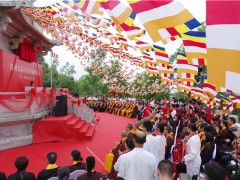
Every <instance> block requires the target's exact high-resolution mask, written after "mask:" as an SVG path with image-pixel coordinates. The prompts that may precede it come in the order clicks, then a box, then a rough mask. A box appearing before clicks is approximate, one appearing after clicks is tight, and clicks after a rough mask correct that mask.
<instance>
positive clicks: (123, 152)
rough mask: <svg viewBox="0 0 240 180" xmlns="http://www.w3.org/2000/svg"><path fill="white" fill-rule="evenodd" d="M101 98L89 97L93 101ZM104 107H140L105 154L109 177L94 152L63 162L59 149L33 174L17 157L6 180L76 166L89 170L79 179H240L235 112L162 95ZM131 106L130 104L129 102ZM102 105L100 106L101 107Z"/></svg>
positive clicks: (67, 172) (61, 172)
mask: <svg viewBox="0 0 240 180" xmlns="http://www.w3.org/2000/svg"><path fill="white" fill-rule="evenodd" d="M93 103H95V104H99V103H103V101H98V102H94V101H88V102H87V104H88V105H89V106H90V107H91V105H93ZM104 103H106V104H107V106H106V109H105V111H113V112H118V111H117V110H121V111H119V113H120V115H121V113H122V112H123V110H124V106H125V107H126V104H129V103H131V105H132V104H134V103H135V106H136V107H137V108H136V109H137V111H136V113H135V115H134V117H137V120H136V122H135V124H127V125H126V128H125V129H124V130H122V132H121V140H120V142H119V143H118V144H117V146H116V147H115V148H114V149H112V150H111V152H110V153H109V154H108V155H107V156H106V160H105V165H104V168H105V170H106V171H108V174H107V176H104V175H102V174H101V173H98V172H96V171H95V170H94V167H95V159H94V157H92V156H89V157H87V158H86V162H83V158H82V157H81V153H80V151H78V150H74V151H72V153H71V157H72V165H71V166H68V167H67V166H64V167H59V166H58V165H57V164H56V161H57V154H56V153H55V152H50V153H48V155H47V157H46V158H47V162H48V165H47V167H46V168H45V169H43V170H42V171H41V172H39V173H38V175H37V176H35V175H34V174H33V173H31V172H26V168H27V166H28V163H29V162H28V159H27V158H26V157H23V156H21V157H18V158H17V159H16V161H15V166H16V169H17V172H16V173H14V174H11V175H9V176H8V178H7V177H6V176H5V174H4V173H0V179H1V180H5V179H9V180H18V179H21V180H29V179H37V180H46V179H49V178H51V177H58V179H60V180H68V179H69V178H70V176H71V173H72V172H74V171H76V170H81V169H82V170H85V171H84V173H83V174H81V175H79V176H78V177H77V180H81V179H103V180H104V179H116V180H117V179H119V180H124V179H125V180H156V179H159V180H165V179H169V180H170V179H176V178H178V177H179V178H180V180H181V179H184V180H186V179H192V180H197V179H199V177H201V175H204V177H205V179H207V180H225V176H228V179H229V180H236V179H240V168H239V166H238V164H239V163H238V161H239V160H240V157H239V156H238V155H239V153H240V151H239V150H240V148H239V147H240V145H239V142H240V140H239V138H238V137H239V136H240V128H238V127H239V124H238V123H237V121H238V119H237V117H235V116H231V115H227V114H224V113H222V112H221V111H220V112H219V111H216V112H212V110H211V109H210V108H209V107H207V106H205V105H204V104H202V103H201V102H200V101H197V100H193V99H188V100H186V101H183V100H177V99H175V98H172V99H171V100H169V99H167V98H165V97H164V98H163V99H162V100H161V101H155V100H152V101H136V102H134V103H133V102H127V101H126V102H121V103H120V104H121V107H122V108H120V106H119V108H117V107H114V108H111V106H110V105H111V104H115V103H118V102H110V101H109V102H104ZM129 106H130V105H129ZM98 108H99V106H98Z"/></svg>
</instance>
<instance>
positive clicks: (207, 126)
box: [204, 125, 212, 132]
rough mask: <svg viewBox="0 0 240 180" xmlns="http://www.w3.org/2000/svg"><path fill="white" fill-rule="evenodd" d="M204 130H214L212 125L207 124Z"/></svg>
mask: <svg viewBox="0 0 240 180" xmlns="http://www.w3.org/2000/svg"><path fill="white" fill-rule="evenodd" d="M204 131H205V132H212V127H211V126H210V125H205V126H204Z"/></svg>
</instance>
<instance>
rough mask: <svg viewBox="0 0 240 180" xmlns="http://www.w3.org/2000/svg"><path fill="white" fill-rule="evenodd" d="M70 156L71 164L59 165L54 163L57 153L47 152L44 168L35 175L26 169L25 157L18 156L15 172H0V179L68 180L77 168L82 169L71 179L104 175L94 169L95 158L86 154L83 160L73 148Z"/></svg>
mask: <svg viewBox="0 0 240 180" xmlns="http://www.w3.org/2000/svg"><path fill="white" fill-rule="evenodd" d="M71 158H72V165H70V166H61V167H60V166H58V165H57V163H56V162H57V154H56V153H55V152H49V153H48V154H47V156H46V160H47V166H46V168H45V169H43V170H42V171H40V172H39V173H38V174H37V176H35V174H34V173H32V172H27V171H26V169H27V167H28V164H29V160H28V159H27V157H25V156H20V157H18V158H17V159H16V160H15V167H16V173H14V174H10V175H9V176H8V177H7V176H6V175H5V173H3V172H0V180H48V179H50V178H55V179H58V180H70V179H71V174H72V173H74V172H77V171H78V170H82V171H81V173H79V174H76V173H75V175H74V176H75V177H74V178H72V180H73V179H77V180H87V179H88V180H96V179H102V177H104V175H102V174H101V173H99V172H96V171H95V170H94V167H95V158H94V157H93V156H88V157H87V158H86V162H84V161H83V158H82V157H81V153H80V151H79V150H73V151H72V152H71ZM77 173H78V172H77ZM103 180H104V178H103Z"/></svg>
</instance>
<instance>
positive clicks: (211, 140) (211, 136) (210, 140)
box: [205, 132, 214, 143]
mask: <svg viewBox="0 0 240 180" xmlns="http://www.w3.org/2000/svg"><path fill="white" fill-rule="evenodd" d="M205 137H206V142H207V143H208V142H210V143H212V142H213V140H214V137H213V134H212V133H210V132H206V133H205Z"/></svg>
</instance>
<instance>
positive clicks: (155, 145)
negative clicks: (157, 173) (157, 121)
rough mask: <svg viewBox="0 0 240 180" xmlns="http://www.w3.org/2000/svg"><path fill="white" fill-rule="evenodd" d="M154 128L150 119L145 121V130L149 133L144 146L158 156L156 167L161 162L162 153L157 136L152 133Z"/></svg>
mask: <svg viewBox="0 0 240 180" xmlns="http://www.w3.org/2000/svg"><path fill="white" fill-rule="evenodd" d="M152 128H153V124H152V123H151V122H150V121H144V122H143V132H144V133H145V134H146V135H147V136H146V142H145V143H144V145H143V148H144V149H145V150H146V151H148V152H150V153H152V154H153V155H154V156H155V158H156V162H155V163H156V167H157V165H158V163H159V161H158V160H159V155H160V144H159V142H158V141H157V140H156V138H155V137H154V136H153V135H152V134H151V133H150V132H151V130H152Z"/></svg>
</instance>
